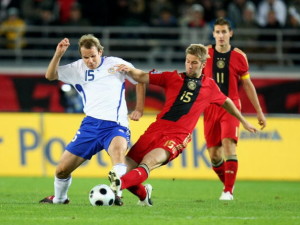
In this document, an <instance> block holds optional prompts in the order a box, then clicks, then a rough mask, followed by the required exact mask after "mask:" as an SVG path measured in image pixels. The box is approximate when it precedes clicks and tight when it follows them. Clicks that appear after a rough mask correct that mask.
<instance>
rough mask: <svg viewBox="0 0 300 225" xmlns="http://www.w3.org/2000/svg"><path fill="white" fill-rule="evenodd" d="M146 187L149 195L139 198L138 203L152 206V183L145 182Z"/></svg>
mask: <svg viewBox="0 0 300 225" xmlns="http://www.w3.org/2000/svg"><path fill="white" fill-rule="evenodd" d="M145 188H146V192H147V195H146V198H145V199H144V200H143V201H141V200H139V201H138V203H137V204H138V205H141V206H152V205H153V203H152V200H151V193H152V189H153V188H152V185H151V184H145Z"/></svg>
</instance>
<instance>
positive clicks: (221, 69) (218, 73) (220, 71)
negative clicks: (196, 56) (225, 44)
mask: <svg viewBox="0 0 300 225" xmlns="http://www.w3.org/2000/svg"><path fill="white" fill-rule="evenodd" d="M212 47H213V49H214V57H213V68H212V72H213V79H214V80H215V81H216V83H217V85H218V86H219V88H220V89H221V91H222V92H223V93H224V94H225V95H228V90H229V78H230V76H229V60H230V55H231V51H232V50H233V49H234V47H233V46H231V48H230V50H229V51H228V52H226V53H220V52H218V51H217V50H216V48H215V47H216V45H213V46H212Z"/></svg>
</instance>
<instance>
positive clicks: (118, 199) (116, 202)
mask: <svg viewBox="0 0 300 225" xmlns="http://www.w3.org/2000/svg"><path fill="white" fill-rule="evenodd" d="M114 205H117V206H122V205H124V203H123V201H122V198H121V197H119V196H118V195H116V196H115V202H114Z"/></svg>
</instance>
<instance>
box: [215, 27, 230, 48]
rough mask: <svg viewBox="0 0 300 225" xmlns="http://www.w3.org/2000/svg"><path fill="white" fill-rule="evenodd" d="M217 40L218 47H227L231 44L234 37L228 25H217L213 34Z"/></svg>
mask: <svg viewBox="0 0 300 225" xmlns="http://www.w3.org/2000/svg"><path fill="white" fill-rule="evenodd" d="M213 35H214V38H215V40H216V45H217V46H220V47H225V46H227V45H229V44H230V38H231V37H232V31H230V30H229V28H228V26H227V25H216V26H215V27H214V32H213Z"/></svg>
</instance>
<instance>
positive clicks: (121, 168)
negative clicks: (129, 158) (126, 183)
mask: <svg viewBox="0 0 300 225" xmlns="http://www.w3.org/2000/svg"><path fill="white" fill-rule="evenodd" d="M113 169H114V171H115V172H116V173H117V175H118V176H119V177H122V176H123V175H124V174H125V173H126V172H127V165H126V164H123V163H118V164H116V165H114V166H113ZM122 193H123V192H122V191H119V192H118V193H117V195H118V196H119V197H122Z"/></svg>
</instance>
